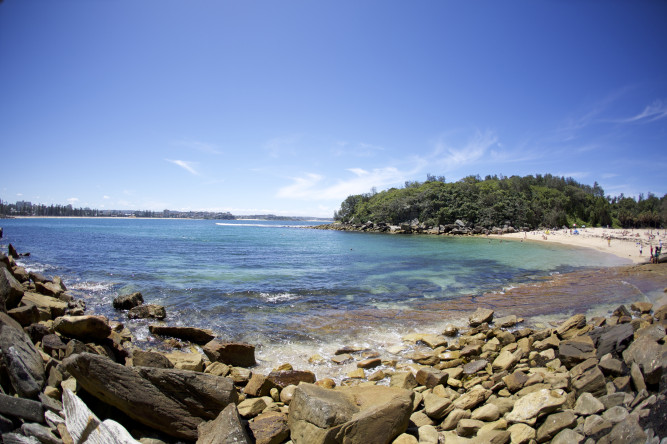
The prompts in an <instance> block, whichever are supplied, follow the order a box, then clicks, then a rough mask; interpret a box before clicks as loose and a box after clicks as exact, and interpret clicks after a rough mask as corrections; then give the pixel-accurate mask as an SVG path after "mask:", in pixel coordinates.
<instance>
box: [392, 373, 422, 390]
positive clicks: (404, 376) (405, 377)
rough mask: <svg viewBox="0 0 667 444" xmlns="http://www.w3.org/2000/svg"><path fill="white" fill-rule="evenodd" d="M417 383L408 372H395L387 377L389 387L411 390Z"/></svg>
mask: <svg viewBox="0 0 667 444" xmlns="http://www.w3.org/2000/svg"><path fill="white" fill-rule="evenodd" d="M417 385H418V384H417V380H416V379H415V376H414V375H413V374H412V373H410V372H397V373H394V374H393V375H391V378H390V379H389V386H390V387H396V388H402V389H407V390H412V389H413V388H415V387H417Z"/></svg>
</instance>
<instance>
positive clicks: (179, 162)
mask: <svg viewBox="0 0 667 444" xmlns="http://www.w3.org/2000/svg"><path fill="white" fill-rule="evenodd" d="M165 160H166V161H167V162H171V163H173V164H174V165H178V166H179V167H181V168H183V169H184V170H186V171H187V172H189V173H191V174H194V175H195V176H198V175H199V173H198V172H197V170H195V168H194V166H193V165H195V162H188V161H186V160H171V159H165Z"/></svg>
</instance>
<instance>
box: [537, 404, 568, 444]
mask: <svg viewBox="0 0 667 444" xmlns="http://www.w3.org/2000/svg"><path fill="white" fill-rule="evenodd" d="M576 424H577V415H575V414H574V413H572V412H571V411H564V412H558V413H552V414H551V415H549V416H547V417H546V419H545V420H544V422H543V423H542V425H541V426H540V427H539V428H538V429H537V442H545V441H548V440H550V439H552V438H553V437H554V436H556V435H557V434H558V432H560V431H561V430H563V429H566V428H571V427H573V426H574V425H576Z"/></svg>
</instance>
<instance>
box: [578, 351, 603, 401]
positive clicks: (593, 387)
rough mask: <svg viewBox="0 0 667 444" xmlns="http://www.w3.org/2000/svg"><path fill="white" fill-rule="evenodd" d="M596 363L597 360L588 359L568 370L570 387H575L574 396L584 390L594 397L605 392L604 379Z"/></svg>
mask: <svg viewBox="0 0 667 444" xmlns="http://www.w3.org/2000/svg"><path fill="white" fill-rule="evenodd" d="M596 363H597V360H594V359H588V360H586V361H584V362H582V363H581V364H578V365H577V366H575V367H573V368H572V370H571V371H570V373H571V375H572V387H573V388H574V389H575V392H576V396H580V395H581V394H582V393H584V392H589V393H591V394H592V395H593V396H596V397H597V396H603V395H606V394H607V385H606V380H605V378H604V375H603V374H602V371H601V370H600V367H598V366H597V364H596Z"/></svg>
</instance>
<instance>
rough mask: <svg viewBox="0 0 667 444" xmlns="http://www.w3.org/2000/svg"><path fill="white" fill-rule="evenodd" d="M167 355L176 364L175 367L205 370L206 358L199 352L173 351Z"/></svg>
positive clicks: (198, 370) (195, 370)
mask: <svg viewBox="0 0 667 444" xmlns="http://www.w3.org/2000/svg"><path fill="white" fill-rule="evenodd" d="M165 357H166V358H167V359H169V361H170V362H171V363H172V364H174V368H177V369H180V370H190V371H193V372H203V371H204V359H203V358H202V355H200V354H199V353H185V352H177V351H174V352H171V353H167V354H165Z"/></svg>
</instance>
